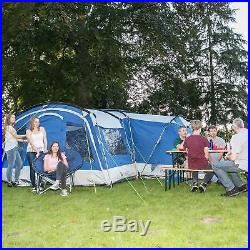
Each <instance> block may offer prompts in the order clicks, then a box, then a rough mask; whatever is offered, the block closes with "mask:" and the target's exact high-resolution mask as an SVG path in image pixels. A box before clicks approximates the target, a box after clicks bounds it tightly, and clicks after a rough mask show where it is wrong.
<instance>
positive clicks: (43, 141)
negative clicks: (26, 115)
mask: <svg viewBox="0 0 250 250" xmlns="http://www.w3.org/2000/svg"><path fill="white" fill-rule="evenodd" d="M26 136H27V139H28V146H27V156H28V161H29V165H30V181H31V184H32V191H33V192H34V191H36V176H35V171H34V169H33V167H32V162H33V160H34V159H35V158H36V157H38V156H39V154H40V153H42V152H43V153H46V152H47V136H46V131H45V129H44V128H43V127H40V121H39V118H38V117H32V118H31V120H30V128H29V129H27V130H26Z"/></svg>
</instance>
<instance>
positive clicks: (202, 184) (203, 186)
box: [199, 182, 207, 193]
mask: <svg viewBox="0 0 250 250" xmlns="http://www.w3.org/2000/svg"><path fill="white" fill-rule="evenodd" d="M206 189H207V184H206V183H205V182H202V183H201V184H200V186H199V190H200V192H201V193H203V192H205V191H206Z"/></svg>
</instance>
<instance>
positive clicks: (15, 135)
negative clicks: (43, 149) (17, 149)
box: [7, 129, 26, 142]
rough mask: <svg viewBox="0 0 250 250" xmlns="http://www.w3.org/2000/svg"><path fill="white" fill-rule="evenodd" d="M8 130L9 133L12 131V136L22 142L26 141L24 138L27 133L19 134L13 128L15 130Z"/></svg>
mask: <svg viewBox="0 0 250 250" xmlns="http://www.w3.org/2000/svg"><path fill="white" fill-rule="evenodd" d="M7 131H8V133H10V134H11V136H13V137H14V138H15V139H16V140H17V141H20V142H24V141H25V140H24V139H23V138H25V137H26V135H18V134H17V133H16V132H15V130H14V129H13V131H11V130H9V129H8V130H7Z"/></svg>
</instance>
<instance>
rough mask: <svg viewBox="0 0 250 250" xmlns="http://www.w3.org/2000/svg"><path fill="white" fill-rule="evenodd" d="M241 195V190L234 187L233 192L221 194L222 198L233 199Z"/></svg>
mask: <svg viewBox="0 0 250 250" xmlns="http://www.w3.org/2000/svg"><path fill="white" fill-rule="evenodd" d="M239 193H240V191H239V189H238V188H236V187H234V188H233V189H232V190H230V191H227V192H226V193H224V194H221V196H226V197H232V196H236V195H238V194H239Z"/></svg>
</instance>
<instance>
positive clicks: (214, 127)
mask: <svg viewBox="0 0 250 250" xmlns="http://www.w3.org/2000/svg"><path fill="white" fill-rule="evenodd" d="M210 129H216V130H217V127H216V126H215V125H210V126H209V127H208V129H207V130H208V131H210Z"/></svg>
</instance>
